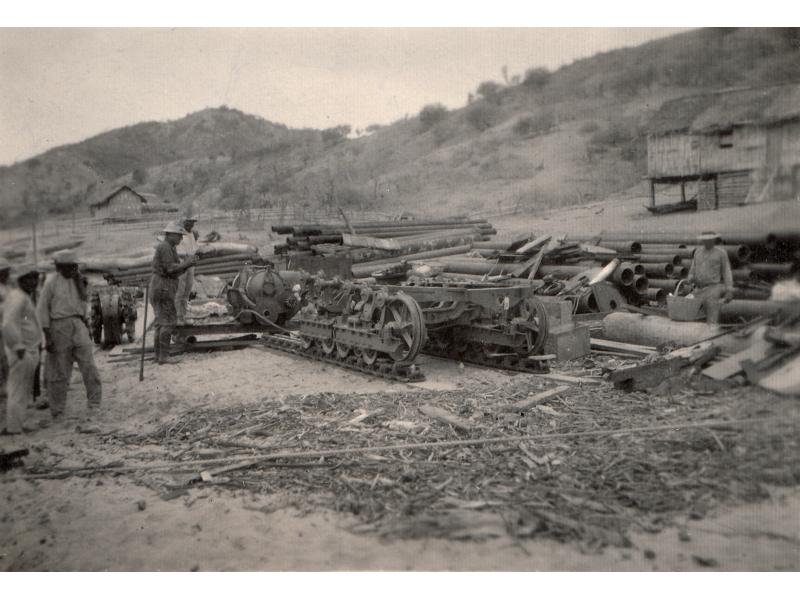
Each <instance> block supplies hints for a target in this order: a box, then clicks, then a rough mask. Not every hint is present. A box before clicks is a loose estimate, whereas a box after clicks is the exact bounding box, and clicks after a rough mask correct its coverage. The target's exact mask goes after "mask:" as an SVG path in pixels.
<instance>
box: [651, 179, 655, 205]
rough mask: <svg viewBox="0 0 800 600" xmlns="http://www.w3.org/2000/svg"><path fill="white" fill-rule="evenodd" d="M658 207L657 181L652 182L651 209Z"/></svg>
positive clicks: (652, 180)
mask: <svg viewBox="0 0 800 600" xmlns="http://www.w3.org/2000/svg"><path fill="white" fill-rule="evenodd" d="M655 207H656V182H655V179H651V180H650V208H655Z"/></svg>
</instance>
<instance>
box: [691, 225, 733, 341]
mask: <svg viewBox="0 0 800 600" xmlns="http://www.w3.org/2000/svg"><path fill="white" fill-rule="evenodd" d="M718 239H719V235H718V234H717V233H715V232H713V231H704V232H703V233H701V234H700V235H699V236H697V241H698V242H699V243H700V244H701V247H700V248H698V249H697V250H695V251H694V256H693V257H692V266H691V267H690V268H689V275H688V277H687V278H686V279H687V281H688V282H689V283H691V284H694V286H695V289H694V296H695V298H698V299H699V300H701V305H702V306H703V308H704V309H705V311H706V322H707V323H709V324H712V325H715V324H717V323H719V313H720V306H721V302H720V301H721V300H722V301H723V302H730V301H731V299H732V298H733V272H732V271H731V262H730V260H729V259H728V253H727V252H725V250H723V249H722V248H717V247H716V243H717V240H718Z"/></svg>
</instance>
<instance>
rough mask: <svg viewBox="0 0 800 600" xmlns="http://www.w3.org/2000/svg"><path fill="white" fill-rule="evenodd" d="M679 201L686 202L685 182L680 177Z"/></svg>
mask: <svg viewBox="0 0 800 600" xmlns="http://www.w3.org/2000/svg"><path fill="white" fill-rule="evenodd" d="M681 202H686V182H685V181H684V180H683V179H681Z"/></svg>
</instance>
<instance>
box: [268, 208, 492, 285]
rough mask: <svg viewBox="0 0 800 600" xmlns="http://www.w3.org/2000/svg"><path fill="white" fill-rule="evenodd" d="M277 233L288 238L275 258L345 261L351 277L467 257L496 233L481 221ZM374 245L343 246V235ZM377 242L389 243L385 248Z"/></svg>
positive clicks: (283, 228) (278, 228)
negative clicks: (436, 259) (312, 257)
mask: <svg viewBox="0 0 800 600" xmlns="http://www.w3.org/2000/svg"><path fill="white" fill-rule="evenodd" d="M272 231H273V232H275V233H281V234H289V235H288V236H287V238H286V240H285V242H284V243H280V244H276V245H275V247H274V251H275V254H276V255H302V254H306V255H321V256H342V255H346V256H347V257H349V258H350V259H351V260H352V262H353V263H354V264H356V265H357V266H355V267H353V277H356V278H361V277H368V276H370V275H371V274H372V273H373V272H375V271H379V270H383V269H388V268H392V267H396V266H398V265H400V264H401V263H402V262H403V261H406V262H409V261H412V260H422V259H428V258H432V257H439V256H449V255H455V254H461V253H464V252H467V251H468V250H469V249H470V248H471V246H472V244H473V243H474V242H476V241H485V240H488V239H489V238H490V236H492V235H494V234H495V233H497V231H496V230H495V229H494V227H493V226H492V225H491V223H489V222H488V221H485V220H482V219H467V218H452V219H440V220H435V219H429V220H406V221H372V222H354V223H350V224H349V226H348V225H346V224H343V223H341V224H318V223H298V224H292V225H274V226H272ZM348 234H354V235H356V236H358V237H361V238H371V239H372V240H375V244H374V245H375V247H360V246H356V245H355V244H352V245H347V244H346V242H347V241H348V238H347V235H348ZM380 240H391V242H387V244H386V245H387V246H393V248H383V247H381V246H382V244H381V243H380Z"/></svg>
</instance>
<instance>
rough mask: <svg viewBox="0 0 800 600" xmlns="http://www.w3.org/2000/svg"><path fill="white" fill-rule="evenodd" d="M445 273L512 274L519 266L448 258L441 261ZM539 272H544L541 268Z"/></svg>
mask: <svg viewBox="0 0 800 600" xmlns="http://www.w3.org/2000/svg"><path fill="white" fill-rule="evenodd" d="M439 264H441V265H442V267H443V270H444V272H445V273H459V274H465V275H487V274H492V275H510V274H511V272H512V271H513V269H514V267H516V266H518V265H515V264H513V263H503V264H500V263H493V262H488V261H484V262H473V261H466V260H459V261H455V260H448V261H444V260H443V261H441V262H439ZM539 274H543V273H542V271H541V268H540V269H539Z"/></svg>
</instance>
